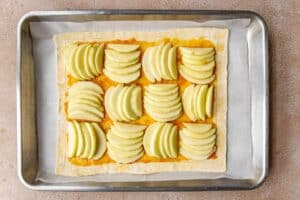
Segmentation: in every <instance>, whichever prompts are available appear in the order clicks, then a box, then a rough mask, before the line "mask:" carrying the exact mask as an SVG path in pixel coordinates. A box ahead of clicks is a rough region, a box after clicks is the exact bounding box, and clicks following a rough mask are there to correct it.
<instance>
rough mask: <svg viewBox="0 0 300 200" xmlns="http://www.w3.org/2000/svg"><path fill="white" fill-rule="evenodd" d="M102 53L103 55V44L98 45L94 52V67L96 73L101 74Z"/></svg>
mask: <svg viewBox="0 0 300 200" xmlns="http://www.w3.org/2000/svg"><path fill="white" fill-rule="evenodd" d="M103 55H104V44H103V43H102V44H100V45H98V47H97V49H96V52H95V58H94V60H95V61H94V62H95V69H96V71H97V73H98V74H101V71H102V68H103V59H104V58H103Z"/></svg>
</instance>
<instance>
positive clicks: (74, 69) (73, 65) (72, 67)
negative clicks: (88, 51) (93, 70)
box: [69, 45, 83, 80]
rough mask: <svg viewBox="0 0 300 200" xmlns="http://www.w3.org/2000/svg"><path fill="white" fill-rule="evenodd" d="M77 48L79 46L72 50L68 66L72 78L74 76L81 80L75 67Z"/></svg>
mask: <svg viewBox="0 0 300 200" xmlns="http://www.w3.org/2000/svg"><path fill="white" fill-rule="evenodd" d="M76 46H77V45H76ZM78 50H79V48H78V46H77V47H76V49H75V50H74V51H73V52H72V55H71V61H70V62H71V65H70V68H69V69H70V70H69V72H70V74H71V75H72V76H73V77H74V78H76V79H78V80H82V78H83V77H81V76H80V74H79V72H78V70H77V68H76V55H77V52H78Z"/></svg>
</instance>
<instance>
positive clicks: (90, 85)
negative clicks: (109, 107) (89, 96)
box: [69, 81, 103, 94]
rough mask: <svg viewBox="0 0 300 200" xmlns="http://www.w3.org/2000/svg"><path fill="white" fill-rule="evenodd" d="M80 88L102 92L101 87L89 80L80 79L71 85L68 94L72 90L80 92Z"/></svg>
mask: <svg viewBox="0 0 300 200" xmlns="http://www.w3.org/2000/svg"><path fill="white" fill-rule="evenodd" d="M81 90H91V91H94V92H96V93H99V94H103V90H102V88H101V87H100V86H99V85H98V84H96V83H93V82H91V81H80V82H77V83H75V84H74V85H72V87H71V88H70V89H69V94H71V93H73V92H78V93H80V92H81Z"/></svg>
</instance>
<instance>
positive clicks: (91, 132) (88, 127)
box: [84, 123, 97, 159]
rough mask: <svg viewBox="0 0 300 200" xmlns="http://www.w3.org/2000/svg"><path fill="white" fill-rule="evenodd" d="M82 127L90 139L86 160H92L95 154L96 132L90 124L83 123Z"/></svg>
mask: <svg viewBox="0 0 300 200" xmlns="http://www.w3.org/2000/svg"><path fill="white" fill-rule="evenodd" d="M84 126H85V128H86V130H87V133H88V134H89V138H90V141H91V143H90V145H91V146H90V151H89V152H88V155H87V158H88V159H91V158H93V156H94V155H95V153H96V147H97V135H96V132H95V130H94V127H93V126H92V125H91V124H90V123H84Z"/></svg>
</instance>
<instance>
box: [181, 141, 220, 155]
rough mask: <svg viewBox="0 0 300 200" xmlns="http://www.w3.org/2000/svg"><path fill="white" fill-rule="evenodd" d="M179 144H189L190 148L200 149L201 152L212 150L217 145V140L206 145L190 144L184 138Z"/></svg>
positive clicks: (188, 147) (193, 149)
mask: <svg viewBox="0 0 300 200" xmlns="http://www.w3.org/2000/svg"><path fill="white" fill-rule="evenodd" d="M179 146H187V148H186V149H187V150H188V149H192V151H199V152H200V154H201V153H203V152H204V151H209V150H212V149H213V148H214V147H215V146H216V142H215V141H212V142H210V143H208V144H205V145H190V144H185V143H184V142H183V141H182V140H181V141H180V145H179Z"/></svg>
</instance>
